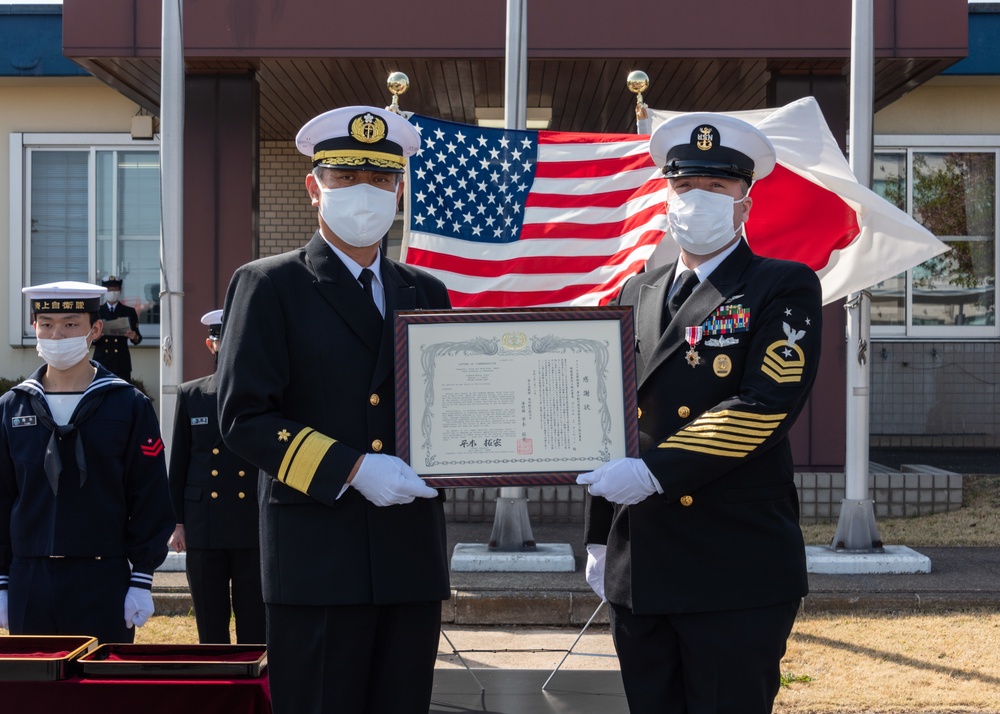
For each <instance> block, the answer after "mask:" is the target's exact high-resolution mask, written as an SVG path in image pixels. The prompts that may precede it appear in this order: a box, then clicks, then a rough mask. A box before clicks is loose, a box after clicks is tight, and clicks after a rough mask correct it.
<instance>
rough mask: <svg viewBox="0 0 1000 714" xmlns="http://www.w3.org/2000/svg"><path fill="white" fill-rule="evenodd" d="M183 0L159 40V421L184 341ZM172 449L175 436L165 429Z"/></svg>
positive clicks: (166, 412) (168, 405) (169, 405)
mask: <svg viewBox="0 0 1000 714" xmlns="http://www.w3.org/2000/svg"><path fill="white" fill-rule="evenodd" d="M182 3H183V0H163V6H162V7H163V25H162V35H161V40H160V52H161V58H160V66H161V73H160V283H161V288H160V332H161V356H162V360H161V362H160V423H161V424H170V423H173V422H172V419H173V414H174V409H175V406H176V402H177V385H178V384H180V383H181V381H182V375H183V366H184V359H183V345H184V326H183V315H184V294H183V292H182V289H181V286H182V285H183V283H182V280H183V274H184V264H183V259H184V246H183V242H182V235H183V228H184V163H183V155H184V33H183V5H182ZM163 441H164V445H165V447H166V449H167V452H168V455H169V451H170V447H171V444H172V442H173V434H172V433H170V430H163Z"/></svg>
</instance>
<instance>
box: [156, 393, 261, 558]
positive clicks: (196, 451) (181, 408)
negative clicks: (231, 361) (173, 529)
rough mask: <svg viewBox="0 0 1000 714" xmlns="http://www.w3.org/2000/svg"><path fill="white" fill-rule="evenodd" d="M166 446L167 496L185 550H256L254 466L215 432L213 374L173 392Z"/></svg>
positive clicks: (216, 408)
mask: <svg viewBox="0 0 1000 714" xmlns="http://www.w3.org/2000/svg"><path fill="white" fill-rule="evenodd" d="M173 434H174V438H173V444H172V445H171V448H170V464H169V471H168V473H169V474H170V496H171V498H172V499H173V502H174V512H175V513H176V514H177V522H178V523H181V524H183V525H184V536H185V538H186V540H187V546H188V547H189V548H205V549H220V550H234V549H242V548H256V547H257V545H258V537H257V528H258V524H257V520H258V518H257V467H256V466H253V465H252V464H251V463H250V462H249V461H247V460H245V459H241V458H240V457H239V456H237V455H236V454H234V453H233V452H232V450H230V449H229V448H228V447H227V446H226V445H225V443H223V441H222V434H221V433H220V432H219V409H218V400H217V399H216V391H215V375H209V376H208V377H202V378H201V379H195V380H193V381H190V382H185V383H184V384H182V385H181V386H180V387H179V388H178V390H177V410H176V412H175V414H174V432H173Z"/></svg>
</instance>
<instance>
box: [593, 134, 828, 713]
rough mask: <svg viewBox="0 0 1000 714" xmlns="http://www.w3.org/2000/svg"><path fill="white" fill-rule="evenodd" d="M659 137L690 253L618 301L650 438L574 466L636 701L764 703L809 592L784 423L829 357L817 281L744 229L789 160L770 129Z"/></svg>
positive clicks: (681, 241) (676, 707) (637, 706)
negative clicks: (757, 197)
mask: <svg viewBox="0 0 1000 714" xmlns="http://www.w3.org/2000/svg"><path fill="white" fill-rule="evenodd" d="M649 152H650V154H651V156H652V158H653V160H654V161H655V163H656V164H657V165H658V166H660V167H662V171H663V175H664V176H665V177H666V178H667V182H668V192H667V225H668V230H669V233H670V236H671V237H672V239H673V240H674V241H676V243H677V245H678V246H679V247H680V259H679V260H678V261H677V262H676V263H675V264H673V265H669V266H666V267H663V268H661V269H657V270H653V271H651V272H650V273H647V274H641V275H638V276H636V277H634V278H632V279H631V280H630V281H628V282H627V283H626V284H625V286H624V288H623V290H622V293H621V295H620V296H619V297H618V299H617V302H618V304H621V305H630V306H632V307H633V309H634V310H635V321H636V334H637V337H638V339H637V341H636V354H635V359H636V374H637V377H638V403H639V431H640V448H641V454H640V458H625V459H617V460H614V461H611V462H610V463H608V464H606V465H604V466H602V467H600V468H598V469H597V470H596V471H594V472H592V473H590V474H584V475H582V476H580V477H579V479H578V480H579V482H580V483H586V484H590V494H591V495H592V499H591V505H590V508H589V514H588V515H589V518H588V524H587V530H586V540H587V544H588V546H587V550H588V554H589V557H588V580H589V581H591V583H592V584H593V585H594V586H595V590H596V591H597V592H598V593H599V594H602V595H604V596H606V598H607V600H608V602H609V603H610V619H611V625H612V634H613V636H614V641H615V646H616V649H617V651H618V656H619V659H620V662H621V671H622V679H623V681H624V684H625V692H626V695H627V698H628V703H629V709H630V711H631V712H632V714H643V713H645V712H657V713H658V714H661V713H662V712H674V713H676V714H681V713H682V712H683V713H684V714H695V713H697V714H710V713H711V714H721V713H722V712H730V713H733V714H736V713H739V714H763V713H765V712H770V711H771V707H772V705H773V701H774V697H775V695H776V694H777V691H778V687H779V676H780V675H779V662H780V660H781V657H782V655H783V653H784V651H785V642H786V639H787V637H788V634H789V632H790V631H791V628H792V623H793V621H794V619H795V614H796V611H797V610H798V607H799V603H800V600H801V598H802V597H803V596H804V595H805V594H806V590H807V580H806V567H805V548H804V545H803V539H802V533H801V531H800V530H799V508H798V498H797V493H796V490H795V485H794V483H793V481H792V475H793V474H792V455H791V448H790V446H789V441H788V431H789V429H790V428H791V426H792V423H793V422H794V421H795V417H796V416H797V415H798V413H799V411H800V410H801V409H802V406H803V404H804V403H805V401H806V398H807V396H808V395H809V391H810V389H811V388H812V384H813V380H814V379H815V376H816V368H817V365H818V363H819V356H820V354H819V353H820V329H821V326H820V318H821V313H820V308H821V297H820V286H819V280H818V279H817V277H816V274H815V273H814V272H813V271H812V270H810V269H809V268H808V267H806V266H805V265H802V264H800V263H794V262H787V261H780V260H772V259H768V258H762V257H760V256H758V255H755V254H754V253H753V251H752V250H751V249H750V247H749V246H748V245H747V243H746V241H745V240H744V237H743V223H744V221H746V220H747V219H748V218H749V217H750V209H751V206H752V204H753V200H752V199H751V197H750V196H749V195H748V192H749V189H750V186H751V185H752V183H753V181H754V180H756V179H761V178H764V177H765V176H767V175H768V173H769V172H770V171H771V170H772V168H773V167H774V165H775V152H774V148H773V146H772V144H771V142H770V141H769V140H768V138H767V137H766V136H765V135H764V134H763V133H762V132H760V131H759V130H757V129H756V128H755V127H753V126H751V125H750V124H747V123H746V122H743V121H741V120H739V119H735V118H732V117H727V116H723V115H719V114H683V115H680V116H677V117H674V118H672V119H670V120H669V121H666V122H664V123H663V124H662V125H660V126H659V127H657V129H656V130H655V131H654V132H653V134H652V136H651V138H650V142H649ZM604 569H606V572H602V570H604Z"/></svg>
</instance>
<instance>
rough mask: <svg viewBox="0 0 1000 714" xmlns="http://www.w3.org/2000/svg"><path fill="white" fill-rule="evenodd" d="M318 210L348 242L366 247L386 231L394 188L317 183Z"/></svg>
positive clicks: (391, 216)
mask: <svg viewBox="0 0 1000 714" xmlns="http://www.w3.org/2000/svg"><path fill="white" fill-rule="evenodd" d="M319 188H320V190H321V191H322V192H323V195H322V197H321V198H320V203H319V214H320V215H321V216H322V217H323V220H324V221H326V225H328V226H330V230H332V231H333V232H334V233H336V234H337V236H338V237H339V238H341V239H342V240H343V241H344V242H345V243H347V244H348V245H353V246H354V247H356V248H366V247H368V246H370V245H375V244H376V243H378V242H379V241H380V240H382V236H384V235H385V234H386V233H388V232H389V228H390V227H391V226H392V221H393V219H394V218H395V217H396V192H395V191H386V190H384V189H381V188H375V187H374V186H372V185H371V184H368V183H361V184H358V185H356V186H346V187H344V188H324V187H323V186H320V187H319Z"/></svg>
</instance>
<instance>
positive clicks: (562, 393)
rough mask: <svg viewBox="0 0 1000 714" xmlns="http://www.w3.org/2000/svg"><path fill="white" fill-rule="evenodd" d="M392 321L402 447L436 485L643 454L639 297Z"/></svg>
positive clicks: (516, 480) (566, 469)
mask: <svg viewBox="0 0 1000 714" xmlns="http://www.w3.org/2000/svg"><path fill="white" fill-rule="evenodd" d="M395 320H396V322H395V338H396V453H397V455H398V456H399V457H400V458H402V459H403V460H404V461H406V462H407V463H409V464H410V466H411V467H412V468H413V470H414V471H416V472H417V473H418V474H419V475H420V476H422V477H423V478H424V479H425V480H426V481H427V483H429V484H430V485H432V486H438V487H440V486H525V485H538V484H559V483H573V482H574V481H575V478H576V475H577V474H579V473H583V472H586V471H593V470H594V469H595V468H597V467H598V466H600V465H601V464H603V463H605V462H607V461H609V460H611V459H615V458H619V457H624V456H637V455H638V443H639V439H638V422H637V417H636V396H635V357H634V349H635V339H634V336H633V334H634V333H633V325H632V308H630V307H579V308H541V309H498V310H432V311H412V312H410V311H405V312H397V313H396V316H395Z"/></svg>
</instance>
